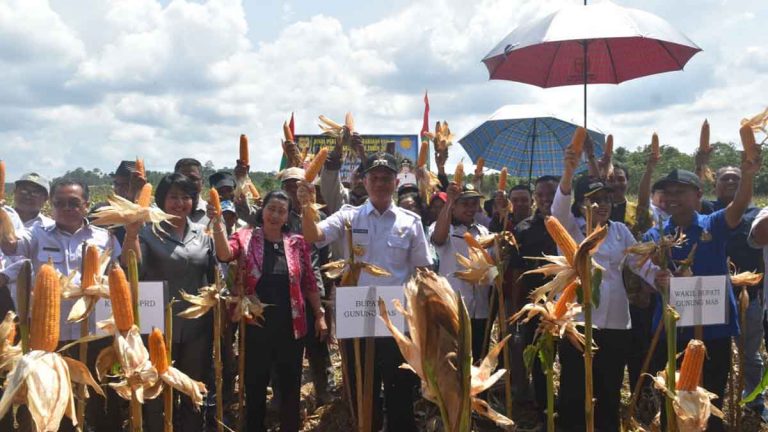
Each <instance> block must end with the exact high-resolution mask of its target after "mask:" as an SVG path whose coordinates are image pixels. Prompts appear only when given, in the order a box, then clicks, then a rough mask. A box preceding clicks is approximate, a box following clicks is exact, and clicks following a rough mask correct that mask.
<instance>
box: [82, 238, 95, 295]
mask: <svg viewBox="0 0 768 432" xmlns="http://www.w3.org/2000/svg"><path fill="white" fill-rule="evenodd" d="M98 274H99V248H98V247H96V245H93V244H89V245H88V247H86V248H85V256H84V257H83V274H82V275H81V276H80V286H82V287H83V288H88V287H91V286H94V285H96V278H97V277H98Z"/></svg>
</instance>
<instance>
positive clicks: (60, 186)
mask: <svg viewBox="0 0 768 432" xmlns="http://www.w3.org/2000/svg"><path fill="white" fill-rule="evenodd" d="M51 204H52V206H51V207H52V208H53V220H54V221H55V224H54V225H51V226H48V227H44V226H42V225H36V226H34V227H33V228H32V229H31V230H25V231H24V232H23V233H21V234H20V235H19V238H18V240H17V241H13V242H3V243H2V245H0V246H2V250H3V253H5V254H7V255H11V256H14V255H21V256H23V257H25V258H27V259H29V260H30V261H32V268H33V271H37V270H38V269H39V268H40V266H42V265H43V264H45V263H46V262H48V260H49V259H50V260H51V261H52V262H53V266H54V268H55V269H56V270H57V271H58V272H59V273H61V274H63V275H69V274H70V273H71V272H75V277H74V279H73V281H72V282H73V283H75V284H79V283H80V268H81V265H82V245H83V243H89V244H95V245H96V246H98V247H99V249H101V250H102V251H104V250H106V249H109V250H111V251H112V258H113V259H116V258H117V257H118V256H120V250H121V249H120V244H119V243H118V242H117V240H116V239H115V238H114V236H112V235H111V234H110V233H109V232H108V231H107V230H105V229H103V228H99V227H97V226H94V225H91V224H89V223H88V220H87V219H86V218H85V216H86V215H87V214H88V208H89V203H88V186H87V185H85V184H83V183H81V182H79V181H76V180H67V179H63V180H59V181H57V182H56V183H55V184H54V185H53V186H52V187H51ZM73 304H74V300H62V302H61V337H60V339H61V342H60V344H62V345H63V344H64V343H66V342H67V341H73V340H75V339H77V338H79V337H80V324H79V323H69V322H67V316H68V315H69V311H70V310H71V309H72V305H73ZM93 323H94V321H93V320H91V324H92V325H91V328H90V331H94V330H95V326H94V325H93ZM89 351H93V350H89ZM88 357H89V361H88V365H89V367H90V368H91V369H92V366H93V365H92V362H91V361H90V358H91V357H93V359H94V360H95V356H92V355H91V353H90V352H89V356H88ZM96 399H101V398H96ZM92 401H94V398H90V399H89V402H88V405H89V420H88V422H89V423H91V416H90V414H91V412H92V411H94V410H91V409H90V406H91V405H92ZM102 403H103V402H102ZM96 411H98V410H96ZM101 415H102V417H103V416H104V414H103V410H101ZM61 430H73V429H71V423H70V422H69V420H68V419H65V420H63V421H62V429H61Z"/></svg>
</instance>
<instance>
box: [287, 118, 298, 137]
mask: <svg viewBox="0 0 768 432" xmlns="http://www.w3.org/2000/svg"><path fill="white" fill-rule="evenodd" d="M288 128H289V129H290V130H291V136H292V137H293V139H296V129H295V127H294V125H293V113H291V121H289V122H288Z"/></svg>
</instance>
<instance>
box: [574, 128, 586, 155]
mask: <svg viewBox="0 0 768 432" xmlns="http://www.w3.org/2000/svg"><path fill="white" fill-rule="evenodd" d="M586 137H587V130H586V129H584V128H583V127H581V126H579V127H577V128H576V130H575V131H574V132H573V137H572V138H571V150H573V152H574V153H576V154H577V155H580V154H581V149H583V148H584V139H585V138H586Z"/></svg>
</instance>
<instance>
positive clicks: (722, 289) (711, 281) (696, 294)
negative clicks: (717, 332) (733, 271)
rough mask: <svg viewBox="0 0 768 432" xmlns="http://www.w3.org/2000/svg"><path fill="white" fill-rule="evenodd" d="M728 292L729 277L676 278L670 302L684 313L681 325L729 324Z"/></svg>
mask: <svg viewBox="0 0 768 432" xmlns="http://www.w3.org/2000/svg"><path fill="white" fill-rule="evenodd" d="M727 290H728V288H727V286H726V285H725V275H722V276H693V277H673V278H672V279H671V283H670V296H669V301H670V303H671V304H672V306H674V307H675V310H676V311H677V313H678V314H680V320H679V321H678V322H677V326H678V327H690V326H695V325H711V324H725V322H726V319H727V315H726V311H727V307H728V291H727Z"/></svg>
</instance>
